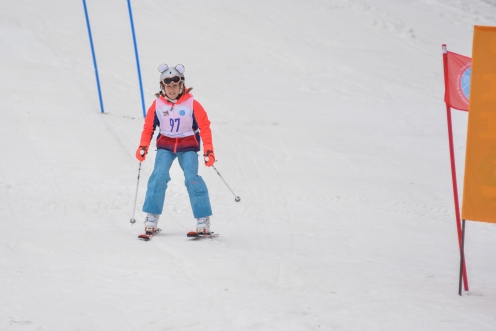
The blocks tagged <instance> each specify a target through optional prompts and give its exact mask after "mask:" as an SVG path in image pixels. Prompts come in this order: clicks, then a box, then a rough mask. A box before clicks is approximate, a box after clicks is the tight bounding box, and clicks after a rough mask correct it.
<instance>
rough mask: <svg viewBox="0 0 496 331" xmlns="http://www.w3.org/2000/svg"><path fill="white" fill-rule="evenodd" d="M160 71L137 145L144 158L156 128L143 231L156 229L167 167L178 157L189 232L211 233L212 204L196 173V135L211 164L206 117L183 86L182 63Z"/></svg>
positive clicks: (161, 68)
mask: <svg viewBox="0 0 496 331" xmlns="http://www.w3.org/2000/svg"><path fill="white" fill-rule="evenodd" d="M158 70H159V72H160V73H161V74H160V93H157V94H156V96H157V99H155V101H153V103H152V105H151V106H150V108H149V109H148V112H147V114H146V118H145V124H144V126H143V132H142V134H141V140H140V146H139V148H138V150H137V151H136V158H137V159H138V160H139V161H140V162H142V161H144V160H145V158H146V154H147V152H148V148H149V147H150V141H151V139H152V137H153V133H154V132H155V129H156V127H159V135H158V137H157V141H156V146H157V155H156V158H155V166H154V168H153V172H152V174H151V176H150V178H149V180H148V186H147V190H146V197H145V203H144V205H143V212H145V213H147V215H146V218H145V233H146V234H147V235H152V234H154V233H155V232H156V229H157V223H158V220H159V218H160V215H161V214H162V211H163V206H164V200H165V191H166V190H167V183H168V182H169V181H170V179H171V178H170V175H169V170H170V168H171V166H172V162H173V161H174V160H175V159H176V158H177V159H178V161H179V165H180V166H181V169H182V170H183V172H184V177H185V185H186V188H187V190H188V195H189V200H190V203H191V208H192V209H193V215H194V217H195V218H196V221H197V223H196V231H195V232H193V233H191V232H190V233H188V235H208V234H210V216H211V215H212V208H211V206H210V199H209V196H208V190H207V186H206V185H205V182H204V181H203V178H202V177H201V176H199V175H198V154H197V152H199V151H200V142H201V140H200V137H201V139H202V140H203V151H204V161H205V165H206V166H207V167H210V166H212V165H213V164H214V162H215V156H214V148H213V145H212V133H211V131H210V121H209V120H208V116H207V113H206V112H205V110H204V109H203V107H202V105H201V104H200V103H199V102H198V101H196V100H195V99H194V97H193V95H192V94H191V93H190V91H191V90H192V88H189V89H188V88H186V86H185V84H184V80H185V79H184V70H185V69H184V66H183V65H181V64H178V65H177V66H175V67H174V68H170V67H168V66H167V65H166V64H162V65H161V66H160V67H159V68H158Z"/></svg>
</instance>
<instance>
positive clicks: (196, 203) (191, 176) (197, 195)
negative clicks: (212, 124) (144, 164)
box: [143, 149, 212, 218]
mask: <svg viewBox="0 0 496 331" xmlns="http://www.w3.org/2000/svg"><path fill="white" fill-rule="evenodd" d="M176 157H177V159H178V161H179V165H180V166H181V169H182V170H183V172H184V178H185V181H184V184H185V185H186V189H187V190H188V194H189V201H190V203H191V208H192V209H193V215H194V217H195V218H200V217H207V216H210V215H212V207H211V206H210V198H209V197H208V189H207V185H206V184H205V182H204V181H203V178H201V176H198V154H197V153H196V152H192V151H191V152H178V153H173V152H170V151H167V150H165V149H159V150H158V151H157V156H156V158H155V166H154V168H153V172H152V174H151V176H150V178H149V179H148V187H147V189H146V197H145V203H144V205H143V212H145V213H150V214H162V211H163V209H164V201H165V191H166V190H167V183H168V182H169V181H170V180H171V178H170V175H169V172H170V168H171V166H172V162H174V160H175V159H176Z"/></svg>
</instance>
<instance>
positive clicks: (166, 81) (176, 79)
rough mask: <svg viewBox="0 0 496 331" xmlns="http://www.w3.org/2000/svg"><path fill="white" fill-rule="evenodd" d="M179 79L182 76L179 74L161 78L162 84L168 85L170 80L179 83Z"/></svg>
mask: <svg viewBox="0 0 496 331" xmlns="http://www.w3.org/2000/svg"><path fill="white" fill-rule="evenodd" d="M181 80H182V77H179V76H174V77H167V78H164V79H162V83H164V85H170V84H171V83H172V82H174V83H179V82H180V81H181Z"/></svg>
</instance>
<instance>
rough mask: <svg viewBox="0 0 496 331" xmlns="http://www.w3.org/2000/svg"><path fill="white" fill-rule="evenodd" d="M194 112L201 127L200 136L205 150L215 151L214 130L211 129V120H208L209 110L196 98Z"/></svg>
mask: <svg viewBox="0 0 496 331" xmlns="http://www.w3.org/2000/svg"><path fill="white" fill-rule="evenodd" d="M193 112H194V113H195V118H196V122H197V123H198V127H199V129H200V137H201V139H202V140H203V150H204V151H208V150H210V151H212V152H213V151H214V146H213V143H212V131H211V130H210V121H209V120H208V116H207V112H206V111H205V109H204V108H203V106H202V105H201V104H200V103H199V102H198V101H196V100H194V101H193Z"/></svg>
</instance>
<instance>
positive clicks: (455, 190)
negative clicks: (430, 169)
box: [443, 44, 468, 291]
mask: <svg viewBox="0 0 496 331" xmlns="http://www.w3.org/2000/svg"><path fill="white" fill-rule="evenodd" d="M443 65H444V88H445V96H444V100H445V102H446V115H447V118H448V140H449V151H450V162H451V181H452V183H453V198H454V200H455V215H456V228H457V233H458V246H459V249H460V251H461V250H462V229H461V221H460V206H459V202H458V185H457V181H456V167H455V150H454V147H453V145H454V144H453V128H452V124H451V123H452V121H451V107H450V106H449V102H450V100H449V84H448V50H447V48H446V45H445V44H444V45H443ZM463 286H464V288H465V291H468V279H467V270H466V269H465V261H464V263H463Z"/></svg>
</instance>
